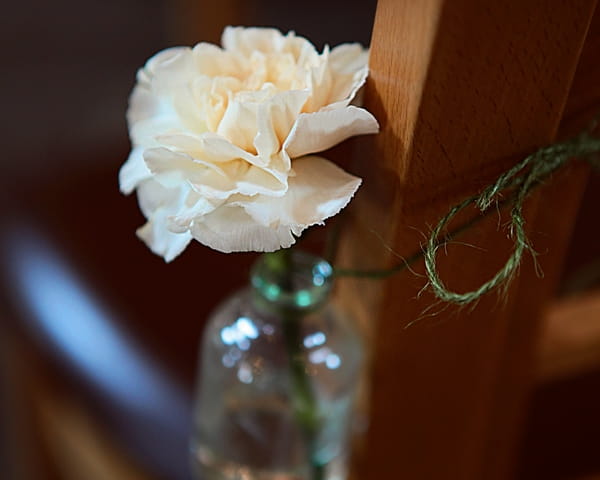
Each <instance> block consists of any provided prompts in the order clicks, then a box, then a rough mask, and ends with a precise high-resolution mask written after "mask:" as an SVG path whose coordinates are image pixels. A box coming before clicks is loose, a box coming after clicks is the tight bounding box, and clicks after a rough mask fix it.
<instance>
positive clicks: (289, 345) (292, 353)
mask: <svg viewBox="0 0 600 480" xmlns="http://www.w3.org/2000/svg"><path fill="white" fill-rule="evenodd" d="M302 317H303V315H302V314H301V313H298V312H295V311H287V312H285V313H284V315H283V335H284V341H285V345H286V351H287V353H288V361H289V367H290V374H291V375H290V376H291V380H292V393H293V402H294V412H295V415H296V420H297V421H298V424H299V425H300V427H301V428H302V432H303V434H304V441H305V443H306V450H307V452H308V456H309V461H310V466H311V470H312V472H311V473H312V475H311V479H312V480H322V479H323V474H324V469H323V465H321V464H320V462H318V461H317V459H316V458H315V454H316V441H317V436H318V433H319V426H320V418H319V407H318V404H317V401H316V399H315V395H314V392H313V389H312V385H311V381H310V378H309V376H308V375H307V373H306V365H305V363H304V355H303V351H302V329H301V322H302Z"/></svg>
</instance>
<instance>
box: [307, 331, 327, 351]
mask: <svg viewBox="0 0 600 480" xmlns="http://www.w3.org/2000/svg"><path fill="white" fill-rule="evenodd" d="M326 340H327V337H326V336H325V334H324V333H323V332H316V333H313V334H311V335H307V336H306V337H304V346H305V347H306V348H312V347H318V346H319V345H323V344H324V343H325V341H326Z"/></svg>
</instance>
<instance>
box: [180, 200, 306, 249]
mask: <svg viewBox="0 0 600 480" xmlns="http://www.w3.org/2000/svg"><path fill="white" fill-rule="evenodd" d="M191 231H192V235H193V237H194V238H195V239H196V240H198V241H199V242H200V243H202V244H204V245H206V246H208V247H210V248H214V249H215V250H218V251H219V252H224V253H230V252H273V251H275V250H278V249H279V248H287V247H289V246H291V245H293V244H294V243H295V241H296V240H295V238H294V235H292V232H291V229H290V227H288V226H284V225H280V226H279V227H277V228H269V227H264V226H262V225H259V224H257V223H256V221H254V220H253V219H252V218H251V217H250V216H249V215H248V214H247V213H246V212H244V210H243V208H241V207H238V206H223V207H221V208H219V209H218V210H216V211H215V212H213V213H211V214H208V215H206V216H204V217H202V220H201V221H196V222H194V224H193V225H192V229H191Z"/></svg>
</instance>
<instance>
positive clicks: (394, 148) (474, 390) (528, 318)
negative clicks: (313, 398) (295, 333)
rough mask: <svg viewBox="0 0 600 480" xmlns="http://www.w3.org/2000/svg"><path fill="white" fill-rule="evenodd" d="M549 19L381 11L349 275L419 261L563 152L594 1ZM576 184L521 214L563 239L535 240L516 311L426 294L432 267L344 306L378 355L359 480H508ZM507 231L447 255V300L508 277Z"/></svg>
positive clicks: (358, 285) (503, 9)
mask: <svg viewBox="0 0 600 480" xmlns="http://www.w3.org/2000/svg"><path fill="white" fill-rule="evenodd" d="M552 5H553V8H548V2H544V1H536V0H526V1H523V2H518V3H517V2H494V3H491V2H479V1H476V0H452V1H444V0H424V1H420V2H412V1H409V0H406V1H398V0H381V1H380V2H379V4H378V10H377V16H376V20H375V25H374V32H373V38H372V45H371V48H372V54H371V60H370V65H371V78H370V81H369V83H368V85H367V89H366V96H365V99H366V105H367V108H369V110H371V111H372V112H373V113H374V114H375V115H376V117H377V118H378V119H379V121H380V123H381V126H382V132H381V134H380V135H378V136H376V137H375V138H374V139H372V140H360V141H358V142H355V151H356V152H357V159H356V160H357V161H356V164H357V168H359V169H360V173H361V174H362V175H363V177H364V178H365V185H364V188H363V192H362V193H361V195H360V196H359V197H358V199H357V202H356V205H355V208H354V211H353V216H352V219H351V221H350V225H349V227H348V228H347V230H346V231H345V234H344V235H343V239H344V241H343V245H342V253H341V262H340V263H343V264H344V265H346V266H350V265H351V266H353V267H375V266H383V265H390V264H392V263H394V262H395V261H397V260H398V259H397V258H395V257H394V255H391V254H390V251H389V249H392V250H393V252H395V254H396V255H401V256H405V257H407V256H409V255H411V254H412V253H414V252H416V251H418V250H419V248H420V244H421V243H422V242H423V241H424V236H425V235H426V234H427V233H428V232H429V229H430V226H431V225H432V224H433V223H434V222H435V221H436V220H437V219H439V218H440V217H441V216H442V215H444V214H445V213H446V211H447V209H448V208H449V206H450V205H452V204H454V203H456V202H457V201H459V200H461V199H462V198H464V197H466V196H468V195H471V194H473V193H474V192H476V191H478V190H480V189H481V188H482V187H484V186H486V185H487V184H489V183H490V182H491V181H492V180H493V179H494V177H495V176H496V175H498V174H499V173H500V172H502V171H503V170H505V169H506V168H507V167H508V166H510V165H512V164H514V163H515V162H516V161H517V160H519V159H520V158H522V157H523V156H524V155H526V154H527V153H529V152H531V151H533V150H535V149H536V148H538V147H540V146H542V145H545V144H548V143H550V142H552V141H553V140H554V139H555V138H556V133H557V129H558V126H559V123H560V120H561V117H562V114H563V110H564V108H565V103H566V101H567V97H568V94H569V91H570V88H571V84H572V80H573V76H574V74H575V70H576V67H577V64H578V60H579V56H580V53H581V49H582V46H583V44H584V40H585V38H586V33H587V30H588V25H589V23H590V19H591V17H592V13H593V11H594V8H595V1H592V0H580V1H571V2H562V3H558V2H556V4H554V3H553V4H552ZM572 176H573V177H572V178H571V179H569V177H568V176H566V177H564V176H563V177H561V178H560V179H559V181H560V183H559V185H560V188H561V190H560V197H556V191H555V190H554V191H552V190H549V191H550V193H551V198H552V201H550V202H548V200H547V198H546V197H545V195H547V192H548V191H546V190H545V189H542V190H540V191H539V192H537V193H536V194H535V195H533V196H532V198H531V200H530V201H528V204H527V205H526V216H527V218H528V229H529V232H530V234H531V233H537V232H539V231H541V227H543V228H544V230H543V231H544V235H545V237H546V238H551V239H553V240H552V241H546V242H541V243H538V241H539V240H540V237H541V236H542V235H533V239H534V248H536V249H538V250H539V251H541V252H544V253H546V252H547V248H550V249H551V250H552V251H551V252H549V253H547V254H546V255H544V256H543V259H539V260H541V261H542V266H543V269H544V271H545V272H547V273H548V275H547V276H546V277H545V279H543V280H542V279H539V278H538V277H537V275H536V271H535V268H534V264H533V262H532V261H531V258H526V259H525V261H524V263H523V265H522V267H521V270H520V275H519V276H518V278H516V279H515V281H514V282H513V284H512V285H511V287H510V289H509V290H508V292H507V295H506V296H505V297H499V296H498V295H494V294H492V295H488V296H487V297H485V298H483V299H481V300H480V301H479V302H478V303H477V305H476V306H475V307H473V308H462V309H459V308H455V307H449V308H448V307H447V306H445V305H440V304H436V301H435V299H434V298H433V297H432V296H431V295H430V294H429V293H428V292H427V291H425V292H423V291H422V288H423V286H424V285H425V283H426V282H425V280H424V279H423V278H422V276H420V275H419V273H422V271H423V268H422V266H421V265H417V266H416V267H415V269H416V272H415V273H408V272H404V273H403V274H400V275H397V276H395V277H393V278H390V279H388V280H386V281H381V282H378V281H369V280H367V281H365V280H348V281H345V282H344V283H343V285H342V287H341V289H340V296H341V298H342V300H343V302H344V303H345V304H346V305H348V306H349V308H351V309H352V310H353V311H354V312H355V313H356V314H357V315H358V316H359V320H360V322H361V325H362V326H363V329H364V331H365V335H366V336H367V337H368V338H370V339H371V346H372V363H371V368H370V375H369V378H370V381H371V394H370V402H371V403H370V405H371V407H370V412H371V424H370V429H369V433H368V435H367V440H366V447H365V455H364V458H363V459H362V461H361V462H360V463H359V466H358V467H357V468H358V470H357V472H356V477H357V478H407V479H421V478H423V479H425V478H436V479H437V478H443V479H478V478H485V479H506V478H511V477H510V472H511V470H512V462H513V455H514V449H515V446H516V442H517V436H518V425H519V424H520V422H519V421H520V418H521V415H522V412H523V407H524V402H525V400H526V395H527V392H528V389H529V386H530V384H531V382H530V379H531V374H532V365H533V354H534V348H535V336H536V333H537V328H538V326H539V319H540V313H541V310H542V308H543V306H544V304H545V302H546V301H547V299H548V297H549V296H550V295H551V293H552V292H553V290H554V286H555V279H556V278H557V274H556V272H558V271H559V266H560V264H561V258H562V255H563V253H564V246H565V244H566V242H567V239H568V233H569V230H570V228H571V226H572V220H571V218H572V217H574V212H575V211H576V208H577V203H578V198H579V192H580V191H581V190H582V185H583V180H584V176H585V173H582V174H580V176H577V174H572ZM573 178H574V180H573ZM571 180H573V181H571ZM540 195H544V199H543V202H544V204H543V206H542V205H541V204H540ZM475 214H476V212H474V211H471V212H467V213H465V215H464V216H463V218H462V220H464V219H466V218H468V217H470V216H473V215H475ZM505 220H506V219H505V217H503V216H502V214H500V213H499V214H498V215H491V216H490V217H489V218H488V219H487V220H485V221H484V222H482V223H480V224H479V225H478V226H477V227H476V228H473V229H472V230H470V231H469V233H468V234H466V235H464V236H462V237H461V238H460V240H461V242H464V243H457V244H453V245H450V246H449V247H448V249H447V256H446V255H445V254H441V255H440V258H439V263H440V268H441V273H442V278H443V279H445V281H446V282H447V284H448V285H449V287H450V288H453V289H456V290H457V291H465V290H467V289H471V288H473V287H475V286H477V285H478V284H480V283H481V282H483V281H485V280H486V279H488V278H489V277H490V276H491V275H493V273H494V272H495V271H496V270H497V269H498V268H499V267H500V266H501V265H502V262H503V261H505V259H506V258H507V256H508V254H509V253H510V247H511V241H510V239H508V238H507V237H508V232H507V231H506V229H504V228H503V223H504V222H505ZM550 220H552V221H550ZM460 221H461V219H457V223H460ZM538 229H539V230H538ZM470 245H476V246H478V247H480V248H473V247H472V246H470ZM386 247H388V248H386ZM540 247H541V248H540ZM546 247H547V248H546ZM428 309H429V310H428ZM415 320H419V321H418V322H417V323H415V324H413V322H414V321H415ZM409 324H410V325H411V326H410V327H408V328H407V326H408V325H409Z"/></svg>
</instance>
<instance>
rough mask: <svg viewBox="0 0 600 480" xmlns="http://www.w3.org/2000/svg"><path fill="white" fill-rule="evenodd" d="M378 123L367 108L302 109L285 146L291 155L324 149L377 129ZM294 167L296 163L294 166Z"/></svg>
mask: <svg viewBox="0 0 600 480" xmlns="http://www.w3.org/2000/svg"><path fill="white" fill-rule="evenodd" d="M378 131H379V124H378V123H377V120H376V119H375V117H374V116H373V115H371V114H370V113H369V112H368V111H366V110H365V109H364V108H358V107H354V106H352V105H351V106H349V107H345V108H339V109H337V110H325V111H320V112H315V113H303V114H301V115H299V116H298V120H297V121H296V124H295V125H294V127H293V128H292V131H291V132H290V135H289V137H288V138H287V140H286V141H285V143H284V145H283V148H284V149H285V150H286V152H287V153H288V155H289V156H290V157H291V158H296V157H300V156H303V155H306V154H309V153H314V152H321V151H323V150H327V149H328V148H330V147H333V146H334V145H337V144H338V143H340V142H342V141H343V140H346V139H347V138H349V137H352V136H354V135H366V134H370V133H377V132H378ZM294 168H295V167H294Z"/></svg>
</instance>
